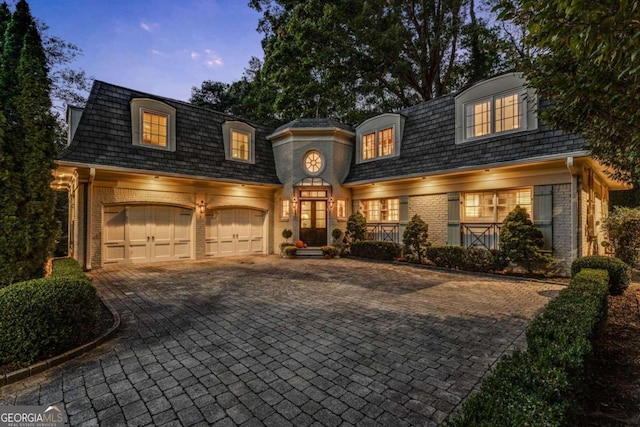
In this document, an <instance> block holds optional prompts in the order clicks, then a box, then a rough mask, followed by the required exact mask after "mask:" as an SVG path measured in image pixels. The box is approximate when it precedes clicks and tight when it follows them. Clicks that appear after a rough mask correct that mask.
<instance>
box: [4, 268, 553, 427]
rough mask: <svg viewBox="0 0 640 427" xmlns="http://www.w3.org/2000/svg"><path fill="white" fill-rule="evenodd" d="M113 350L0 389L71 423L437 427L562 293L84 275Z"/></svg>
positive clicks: (461, 279)
mask: <svg viewBox="0 0 640 427" xmlns="http://www.w3.org/2000/svg"><path fill="white" fill-rule="evenodd" d="M92 276H93V278H94V283H95V284H96V286H97V288H98V290H99V292H100V294H101V295H102V296H103V297H104V298H105V299H107V300H108V301H109V302H110V303H111V305H112V306H114V307H115V308H116V310H117V311H118V312H119V313H120V314H121V316H122V319H123V328H122V329H121V330H120V331H119V332H118V334H117V336H116V338H115V339H113V340H111V341H110V342H108V343H106V344H104V345H103V346H101V347H100V348H97V349H95V350H94V351H92V352H90V353H87V354H86V355H84V356H82V357H80V358H78V359H75V360H73V361H71V362H68V363H66V364H63V365H61V366H59V367H57V368H54V369H52V370H49V371H47V372H45V373H43V374H40V375H38V376H36V377H32V378H30V379H27V380H25V381H22V382H20V383H17V384H13V385H9V386H6V387H4V388H2V389H0V403H1V404H48V405H50V404H55V403H63V404H64V406H65V409H66V411H67V414H68V415H69V416H70V422H71V424H72V425H82V424H85V425H101V426H102V425H105V426H108V425H185V426H189V425H216V426H218V425H243V426H252V425H269V426H287V425H295V426H306V425H317V426H338V425H387V426H402V425H420V426H421V425H436V424H438V423H439V422H441V421H442V420H443V419H444V418H445V417H446V416H447V415H448V414H449V413H451V412H452V411H454V410H455V409H456V407H457V406H458V405H459V404H460V402H461V401H462V400H463V399H464V398H465V397H466V396H467V395H468V394H469V392H470V391H471V390H473V389H474V387H476V386H477V384H478V383H479V381H480V379H481V378H482V376H483V375H484V374H485V373H486V372H487V370H488V368H489V367H490V366H491V365H492V364H493V363H494V362H495V361H496V360H497V359H498V358H499V357H500V356H501V355H502V354H503V353H504V352H505V351H510V350H511V349H513V348H514V346H516V347H517V346H519V345H521V344H522V343H523V341H524V340H523V334H522V332H523V330H524V328H525V326H526V324H527V323H528V321H529V320H530V319H531V318H532V317H533V315H534V314H535V313H536V312H537V311H538V310H539V309H540V308H542V307H543V306H544V304H546V303H547V302H548V300H549V298H550V297H553V296H554V295H555V294H556V293H557V291H558V290H559V289H560V287H559V286H556V285H549V284H539V283H528V282H527V283H525V282H512V281H500V280H494V279H487V278H476V277H474V276H471V275H457V274H445V273H438V272H433V271H428V270H423V269H419V268H415V267H412V266H406V265H394V264H378V263H372V262H364V261H355V260H349V259H338V260H331V261H327V260H299V259H298V260H283V259H280V258H277V257H274V256H271V257H247V258H233V259H223V260H212V261H203V262H200V261H195V262H182V263H170V264H161V265H160V264H156V265H146V266H137V267H136V266H134V267H108V268H104V269H102V270H99V271H96V272H94V273H93V274H92Z"/></svg>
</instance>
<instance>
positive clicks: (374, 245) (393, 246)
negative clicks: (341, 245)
mask: <svg viewBox="0 0 640 427" xmlns="http://www.w3.org/2000/svg"><path fill="white" fill-rule="evenodd" d="M349 249H350V253H351V255H352V256H357V257H361V258H370V259H382V260H393V259H396V258H398V257H399V256H400V254H401V253H402V246H400V245H399V244H398V243H393V242H381V241H377V240H361V241H359V242H353V243H351V246H350V247H349Z"/></svg>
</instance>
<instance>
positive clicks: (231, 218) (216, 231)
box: [205, 208, 265, 256]
mask: <svg viewBox="0 0 640 427" xmlns="http://www.w3.org/2000/svg"><path fill="white" fill-rule="evenodd" d="M264 218H265V213H264V212H261V211H257V210H254V209H245V208H233V209H222V210H219V211H212V212H207V230H206V248H205V254H206V255H207V256H233V255H250V254H262V253H264V252H265V247H264V246H265V240H264V234H265V231H264V227H265V226H264Z"/></svg>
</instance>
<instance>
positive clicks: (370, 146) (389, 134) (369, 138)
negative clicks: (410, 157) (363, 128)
mask: <svg viewBox="0 0 640 427" xmlns="http://www.w3.org/2000/svg"><path fill="white" fill-rule="evenodd" d="M393 147H394V137H393V128H392V127H390V128H386V129H382V130H379V131H377V132H372V133H367V134H364V135H362V147H361V148H362V160H369V159H373V158H376V157H385V156H391V155H393V151H394V148H393Z"/></svg>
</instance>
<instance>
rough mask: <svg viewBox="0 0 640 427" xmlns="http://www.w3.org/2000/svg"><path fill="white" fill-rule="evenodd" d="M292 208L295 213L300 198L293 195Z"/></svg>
mask: <svg viewBox="0 0 640 427" xmlns="http://www.w3.org/2000/svg"><path fill="white" fill-rule="evenodd" d="M291 208H292V209H293V212H294V213H295V212H296V210H297V209H298V198H297V197H296V196H293V197H292V198H291Z"/></svg>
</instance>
